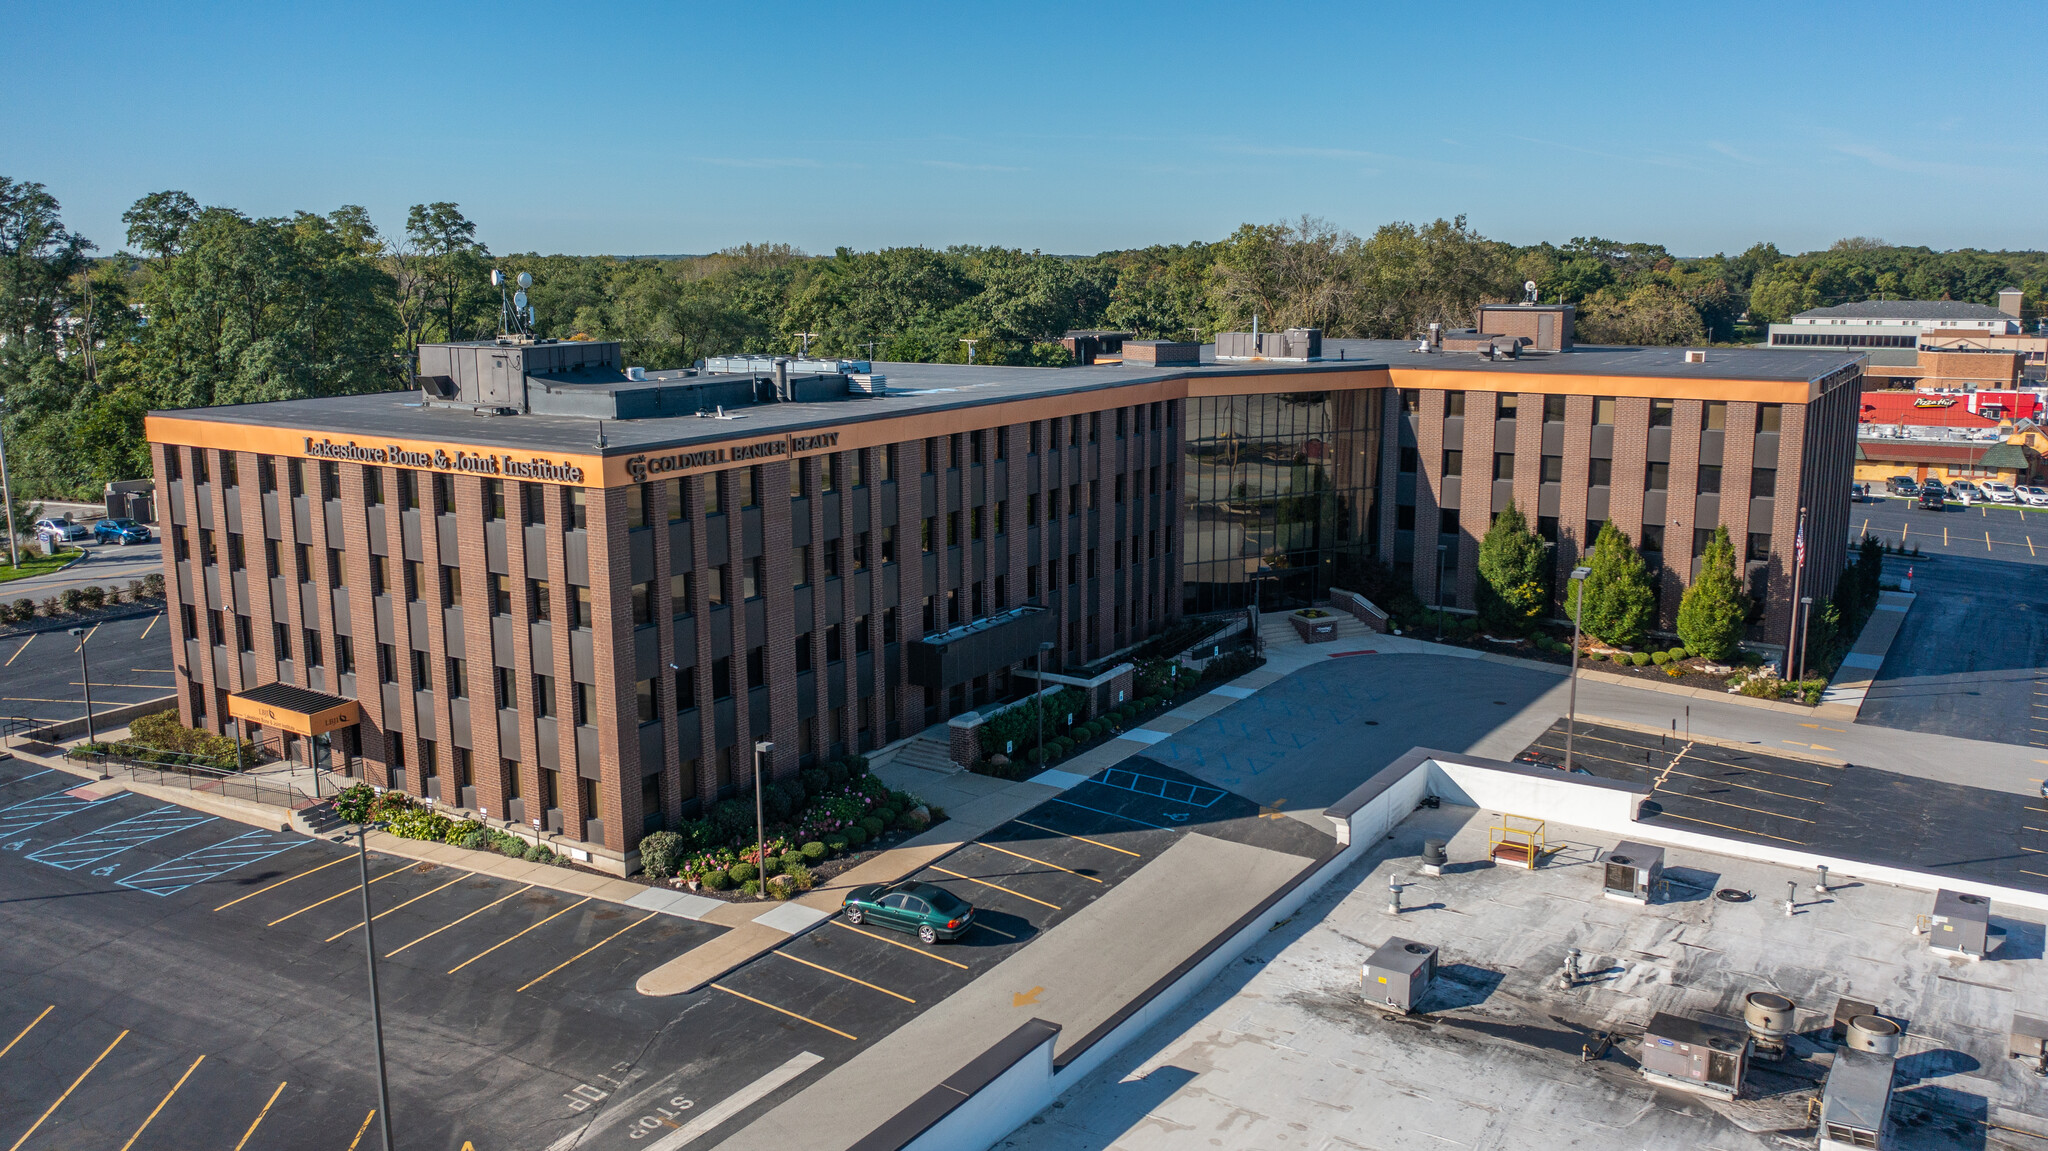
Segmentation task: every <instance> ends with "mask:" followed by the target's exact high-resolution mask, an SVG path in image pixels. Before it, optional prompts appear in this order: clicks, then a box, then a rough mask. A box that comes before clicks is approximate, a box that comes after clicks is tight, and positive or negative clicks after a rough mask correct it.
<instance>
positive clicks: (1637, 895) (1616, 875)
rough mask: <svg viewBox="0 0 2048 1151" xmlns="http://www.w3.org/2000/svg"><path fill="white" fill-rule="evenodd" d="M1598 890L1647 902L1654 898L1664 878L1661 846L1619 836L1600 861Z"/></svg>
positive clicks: (1654, 899)
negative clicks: (1604, 857) (1601, 863)
mask: <svg viewBox="0 0 2048 1151" xmlns="http://www.w3.org/2000/svg"><path fill="white" fill-rule="evenodd" d="M1602 862H1603V864H1604V866H1603V868H1602V869H1601V882H1600V890H1601V894H1603V895H1605V896H1607V898H1609V899H1620V900H1626V901H1627V902H1629V903H1641V904H1644V905H1648V904H1650V903H1654V902H1656V898H1657V890H1658V885H1659V884H1660V883H1662V882H1663V880H1664V849H1663V848H1661V847H1651V846H1650V845H1649V844H1647V843H1633V842H1629V841H1627V840H1623V841H1622V842H1620V843H1617V844H1615V845H1614V850H1612V851H1610V852H1608V853H1607V858H1606V859H1605V860H1603V861H1602Z"/></svg>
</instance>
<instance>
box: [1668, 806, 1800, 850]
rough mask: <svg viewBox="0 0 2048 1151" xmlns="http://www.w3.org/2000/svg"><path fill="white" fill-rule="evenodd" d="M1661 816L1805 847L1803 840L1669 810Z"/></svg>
mask: <svg viewBox="0 0 2048 1151" xmlns="http://www.w3.org/2000/svg"><path fill="white" fill-rule="evenodd" d="M1662 814H1664V815H1668V816H1670V817H1671V818H1672V819H1682V820H1684V821H1686V822H1687V823H1698V824H1704V825H1705V826H1707V827H1718V828H1720V829H1722V830H1723V831H1733V832H1736V833H1738V834H1741V835H1761V836H1763V837H1764V838H1765V839H1775V840H1777V841H1778V842H1779V843H1792V844H1797V845H1799V846H1800V847H1805V846H1806V841H1805V840H1803V839H1786V838H1785V837H1784V836H1782V835H1772V834H1771V833H1770V832H1768V831H1752V830H1750V829H1749V828H1746V827H1733V826H1730V825H1729V824H1726V823H1715V822H1714V821H1713V820H1711V819H1694V818H1693V817H1692V816H1690V815H1680V814H1678V813H1677V812H1675V811H1670V810H1666V811H1664V812H1662Z"/></svg>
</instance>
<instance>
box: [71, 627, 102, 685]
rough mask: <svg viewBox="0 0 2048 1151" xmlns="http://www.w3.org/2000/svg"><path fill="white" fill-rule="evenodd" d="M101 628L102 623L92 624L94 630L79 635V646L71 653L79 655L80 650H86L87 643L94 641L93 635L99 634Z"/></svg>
mask: <svg viewBox="0 0 2048 1151" xmlns="http://www.w3.org/2000/svg"><path fill="white" fill-rule="evenodd" d="M99 630H100V625H98V624H94V625H92V630H91V631H89V632H86V633H85V634H84V635H82V636H79V637H78V646H77V647H74V648H72V649H71V654H72V655H77V654H78V653H79V652H82V651H84V650H85V645H86V644H89V643H91V642H92V637H93V636H95V635H97V634H99ZM72 686H74V687H75V686H77V685H76V684H73V685H72Z"/></svg>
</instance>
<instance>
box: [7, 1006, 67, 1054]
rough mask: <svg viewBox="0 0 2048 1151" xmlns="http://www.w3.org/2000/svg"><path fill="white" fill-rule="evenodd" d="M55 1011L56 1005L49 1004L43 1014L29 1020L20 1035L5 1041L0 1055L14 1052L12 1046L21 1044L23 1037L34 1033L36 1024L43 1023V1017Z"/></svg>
mask: <svg viewBox="0 0 2048 1151" xmlns="http://www.w3.org/2000/svg"><path fill="white" fill-rule="evenodd" d="M55 1010H57V1005H56V1004H54V1003H52V1004H50V1005H49V1006H48V1007H45V1008H43V1014H42V1015H38V1016H36V1017H35V1018H34V1019H31V1020H29V1024H28V1026H27V1027H24V1028H22V1029H21V1034H20V1035H17V1036H15V1037H14V1038H12V1039H9V1040H8V1041H7V1046H5V1047H0V1055H5V1054H7V1053H8V1052H9V1051H12V1050H14V1045H15V1044H17V1043H19V1042H21V1040H22V1038H23V1036H26V1035H27V1034H28V1033H29V1032H31V1031H34V1030H35V1029H36V1024H38V1023H41V1022H42V1021H43V1016H44V1015H48V1014H49V1013H50V1012H52V1011H55Z"/></svg>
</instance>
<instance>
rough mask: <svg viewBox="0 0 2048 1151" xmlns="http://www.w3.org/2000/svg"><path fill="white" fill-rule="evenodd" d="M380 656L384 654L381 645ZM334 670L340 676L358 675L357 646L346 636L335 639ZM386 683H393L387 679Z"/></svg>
mask: <svg viewBox="0 0 2048 1151" xmlns="http://www.w3.org/2000/svg"><path fill="white" fill-rule="evenodd" d="M378 654H379V655H382V654H384V653H383V645H379V650H378ZM334 670H335V672H336V673H337V674H340V675H354V674H355V673H356V645H355V643H354V641H352V640H351V639H349V637H347V636H345V635H338V636H335V637H334ZM384 682H386V683H389V682H391V681H390V680H388V679H387V680H385V681H384Z"/></svg>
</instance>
